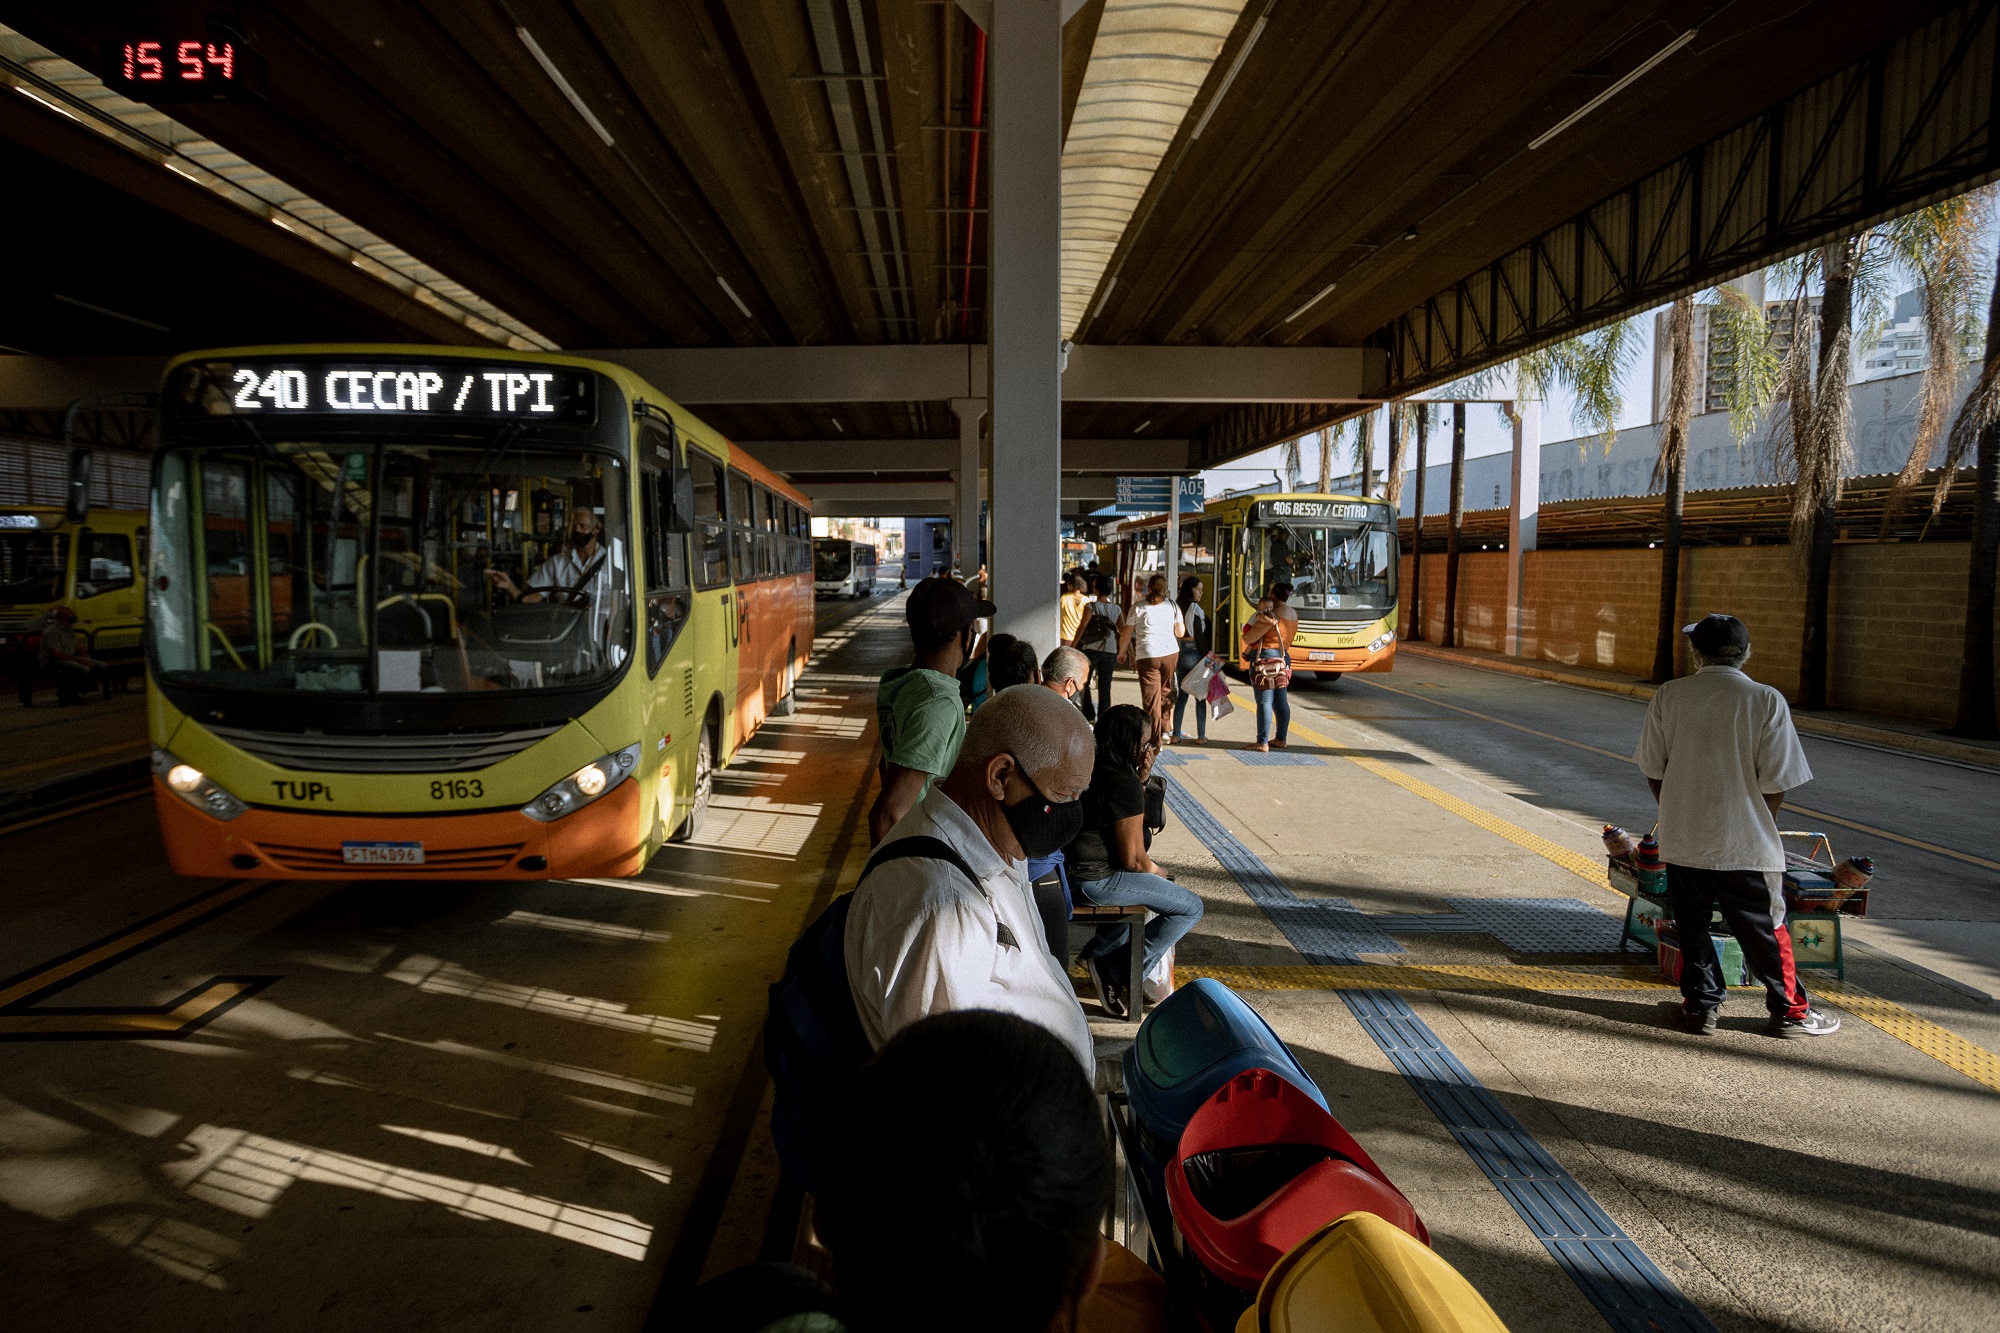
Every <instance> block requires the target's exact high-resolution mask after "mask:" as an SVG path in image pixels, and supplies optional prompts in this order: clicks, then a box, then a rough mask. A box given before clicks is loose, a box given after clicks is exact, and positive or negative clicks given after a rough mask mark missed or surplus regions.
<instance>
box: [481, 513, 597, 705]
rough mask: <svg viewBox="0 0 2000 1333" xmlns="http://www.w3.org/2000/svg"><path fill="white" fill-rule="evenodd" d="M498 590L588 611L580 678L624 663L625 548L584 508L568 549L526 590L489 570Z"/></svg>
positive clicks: (501, 571)
mask: <svg viewBox="0 0 2000 1333" xmlns="http://www.w3.org/2000/svg"><path fill="white" fill-rule="evenodd" d="M486 577H487V578H488V579H489V580H491V581H492V584H493V586H494V587H495V588H497V589H499V590H500V591H501V592H504V593H506V594H507V595H508V596H510V597H514V598H517V599H518V600H520V601H522V602H541V601H548V600H554V601H555V602H556V603H557V604H558V605H562V606H574V607H578V608H580V609H581V610H582V611H583V613H584V614H583V616H582V617H581V619H580V620H579V622H578V623H579V625H587V626H588V627H589V628H588V631H587V635H588V637H587V639H586V641H585V642H584V643H582V644H579V645H577V660H576V663H575V669H576V671H577V672H578V673H579V674H588V673H590V672H592V671H597V670H608V669H610V668H613V667H616V666H617V665H618V664H619V663H620V662H622V661H623V660H624V652H625V650H624V646H623V644H622V643H621V642H620V640H622V639H623V637H624V635H623V634H622V633H621V632H620V631H621V630H622V628H623V627H622V626H621V625H619V624H618V623H617V620H618V617H619V615H620V613H622V612H623V610H624V607H625V544H624V543H623V542H622V541H620V540H618V539H617V538H616V537H613V538H611V539H610V540H609V541H607V540H606V539H605V534H604V520H603V519H602V518H600V517H599V516H598V515H597V514H596V513H595V512H593V511H592V510H591V509H589V508H587V507H586V506H583V505H577V506H576V507H575V508H574V509H573V510H572V511H571V517H570V527H569V549H567V550H561V551H557V552H556V553H555V554H554V555H551V556H550V557H549V558H548V559H546V560H544V561H543V562H542V564H541V567H540V568H539V569H537V570H536V571H535V572H534V573H533V574H531V575H530V576H529V577H528V586H527V588H526V589H523V588H522V587H521V586H520V585H519V584H517V583H515V582H514V577H513V575H511V574H509V573H508V572H507V571H506V570H504V569H489V570H487V571H486Z"/></svg>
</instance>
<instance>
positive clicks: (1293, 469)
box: [1281, 439, 1299, 491]
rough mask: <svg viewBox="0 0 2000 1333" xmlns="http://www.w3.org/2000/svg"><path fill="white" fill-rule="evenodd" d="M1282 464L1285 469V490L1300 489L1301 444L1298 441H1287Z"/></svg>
mask: <svg viewBox="0 0 2000 1333" xmlns="http://www.w3.org/2000/svg"><path fill="white" fill-rule="evenodd" d="M1281 462H1282V465H1283V467H1284V469H1285V489H1286V490H1288V491H1296V490H1297V489H1298V488H1299V442H1298V441H1297V440H1296V439H1291V440H1286V441H1285V447H1284V451H1283V456H1282V459H1281Z"/></svg>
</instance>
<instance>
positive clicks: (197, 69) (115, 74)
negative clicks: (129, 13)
mask: <svg viewBox="0 0 2000 1333" xmlns="http://www.w3.org/2000/svg"><path fill="white" fill-rule="evenodd" d="M103 76H104V82H105V84H106V85H107V86H109V87H111V88H112V89H114V90H116V91H117V92H120V93H122V94H124V95H125V96H127V97H129V98H131V99H132V100H133V101H135V102H233V101H239V100H242V99H244V98H247V97H250V96H253V95H255V94H257V93H261V92H262V91H263V90H264V64H263V61H262V60H261V59H260V58H259V57H258V56H257V55H256V53H254V52H252V51H250V50H249V49H247V48H246V47H245V46H244V45H243V43H242V41H241V40H239V39H237V38H235V37H233V36H229V35H221V34H218V35H211V36H199V37H197V36H192V35H186V34H182V35H164V36H155V35H151V34H148V35H144V36H133V37H129V38H127V39H125V40H123V41H118V42H108V43H106V44H105V47H104V69H103Z"/></svg>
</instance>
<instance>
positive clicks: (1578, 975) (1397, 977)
mask: <svg viewBox="0 0 2000 1333" xmlns="http://www.w3.org/2000/svg"><path fill="white" fill-rule="evenodd" d="M1183 977H1186V978H1188V979H1190V980H1192V979H1193V978H1195V977H1214V978H1215V979H1216V980H1217V981H1220V982H1221V983H1223V984H1224V985H1225V986H1230V987H1234V988H1236V989H1238V990H1416V991H1429V990H1450V991H1496V990H1533V991H1663V992H1667V991H1670V992H1672V993H1673V994H1675V995H1678V994H1680V990H1679V988H1678V987H1675V986H1673V985H1670V984H1668V983H1667V982H1665V981H1662V980H1661V979H1660V974H1659V973H1658V972H1655V971H1654V970H1653V969H1652V968H1650V967H1642V966H1639V965H1636V964H1635V965H1632V966H1628V967H1619V968H1616V969H1613V970H1611V971H1608V972H1582V971H1576V970H1572V969H1570V968H1560V967H1530V966H1526V965H1519V966H1515V965H1504V964H1503V965H1499V966H1485V965H1477V964H1469V963H1403V964H1400V965H1389V964H1380V963H1361V964H1344V965H1339V966H1332V967H1327V966H1306V967H1223V966H1212V965H1208V964H1199V963H1184V964H1181V965H1178V966H1176V967H1175V968H1174V980H1175V983H1176V984H1178V983H1179V981H1180V979H1181V978H1183ZM1730 989H1731V990H1744V991H1758V992H1761V991H1762V990H1763V989H1764V988H1763V987H1762V986H1761V985H1755V986H1731V987H1730Z"/></svg>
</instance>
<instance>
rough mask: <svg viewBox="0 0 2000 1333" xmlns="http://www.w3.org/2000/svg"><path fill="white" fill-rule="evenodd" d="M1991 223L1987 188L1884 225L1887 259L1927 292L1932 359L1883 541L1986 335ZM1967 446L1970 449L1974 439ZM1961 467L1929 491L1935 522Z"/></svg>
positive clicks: (1948, 469) (1949, 464)
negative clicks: (1982, 306) (1982, 270)
mask: <svg viewBox="0 0 2000 1333" xmlns="http://www.w3.org/2000/svg"><path fill="white" fill-rule="evenodd" d="M1992 216H1993V190H1992V188H1991V187H1988V188H1986V189H1980V190H1972V191H1970V192H1968V193H1966V194H1962V195H1959V196H1957V197H1956V198H1953V199H1947V200H1945V201H1944V202H1943V203H1938V204H1932V205H1931V206H1930V207H1929V208H1920V209H1918V210H1917V211H1916V212H1914V213H1906V214H1904V215H1903V216H1902V217H1899V218H1896V219H1895V220H1893V221H1891V222H1888V223H1885V224H1883V226H1882V229H1881V235H1882V239H1883V241H1884V242H1885V248H1886V249H1887V251H1888V253H1889V254H1890V255H1892V256H1893V257H1894V259H1895V260H1896V261H1897V262H1898V263H1899V264H1900V265H1901V267H1903V268H1904V269H1907V270H1908V271H1909V272H1911V273H1912V274H1914V275H1915V276H1916V278H1917V283H1918V286H1919V288H1920V289H1921V290H1922V292H1923V298H1924V335H1925V342H1926V347H1925V352H1926V353H1927V355H1926V357H1925V361H1924V378H1923V384H1922V386H1921V387H1919V389H1918V390H1917V429H1916V434H1915V437H1914V438H1913V439H1912V440H1911V441H1910V456H1909V458H1908V459H1907V460H1905V461H1904V463H1903V467H1902V470H1901V471H1900V472H1898V473H1897V474H1896V480H1895V483H1894V484H1893V485H1892V486H1891V487H1890V489H1889V499H1888V503H1887V504H1885V505H1884V506H1883V509H1882V535H1884V536H1887V535H1888V532H1889V527H1890V524H1891V523H1892V522H1893V521H1894V519H1895V516H1896V511H1897V509H1898V508H1899V507H1900V506H1901V504H1902V501H1903V499H1904V498H1905V497H1906V496H1907V495H1908V493H1909V492H1910V491H1912V490H1914V489H1915V488H1916V485H1917V483H1918V482H1919V481H1921V480H1922V479H1923V475H1924V472H1925V471H1926V470H1927V468H1928V465H1929V463H1930V459H1931V454H1932V453H1933V452H1935V450H1936V448H1937V443H1938V439H1939V437H1941V436H1943V435H1944V433H1945V424H1946V423H1945V418H1946V416H1947V414H1949V412H1950V411H1951V400H1952V396H1953V395H1954V394H1955V393H1956V392H1957V391H1958V375H1959V371H1960V370H1961V369H1963V367H1964V366H1965V363H1966V362H1967V361H1969V360H1970V359H1971V357H1972V351H1973V347H1974V345H1975V343H1976V341H1977V340H1978V338H1979V336H1980V332H1981V331H1980V327H1979V296H1978V285H1979V257H1980V237H1981V236H1982V235H1983V234H1984V232H1985V230H1986V227H1987V225H1988V224H1989V223H1990V222H1991V221H1992ZM1955 435H1956V433H1954V437H1955ZM1962 443H1963V445H1964V446H1966V447H1969V446H1970V444H1971V440H1970V439H1966V440H1964V441H1963V442H1962ZM1962 461H1963V452H1962V450H1961V451H1957V452H1954V453H1953V454H1952V456H1951V457H1948V458H1947V459H1946V461H1945V466H1944V468H1943V469H1942V470H1941V471H1940V472H1939V473H1938V479H1937V485H1936V486H1935V487H1934V488H1933V490H1932V491H1931V514H1932V515H1933V516H1936V514H1937V513H1938V512H1939V511H1940V510H1942V509H1943V508H1944V502H1945V499H1946V497H1947V496H1948V495H1949V494H1950V491H1951V482H1952V474H1953V473H1954V472H1956V471H1957V470H1958V466H1959V464H1960V463H1961V462H1962Z"/></svg>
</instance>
